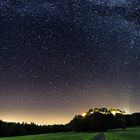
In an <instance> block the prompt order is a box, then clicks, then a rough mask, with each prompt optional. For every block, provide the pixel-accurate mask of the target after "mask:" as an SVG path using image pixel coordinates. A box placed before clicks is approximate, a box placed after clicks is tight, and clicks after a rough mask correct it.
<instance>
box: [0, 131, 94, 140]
mask: <svg viewBox="0 0 140 140" xmlns="http://www.w3.org/2000/svg"><path fill="white" fill-rule="evenodd" d="M95 136H96V134H95V133H74V132H70V133H52V134H43V135H31V136H22V137H9V138H0V140H93V139H94V137H95Z"/></svg>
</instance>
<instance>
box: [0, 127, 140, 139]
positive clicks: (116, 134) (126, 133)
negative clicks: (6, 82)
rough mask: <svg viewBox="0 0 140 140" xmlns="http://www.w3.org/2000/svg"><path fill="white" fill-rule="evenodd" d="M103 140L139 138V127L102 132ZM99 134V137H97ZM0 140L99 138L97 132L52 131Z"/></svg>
mask: <svg viewBox="0 0 140 140" xmlns="http://www.w3.org/2000/svg"><path fill="white" fill-rule="evenodd" d="M104 134H105V140H140V128H136V127H135V128H127V129H126V130H119V129H118V130H112V131H109V132H106V133H104ZM101 135H103V134H101ZM98 136H99V137H98ZM0 140H100V135H99V134H98V133H74V132H70V133H53V134H44V135H33V136H22V137H10V138H0Z"/></svg>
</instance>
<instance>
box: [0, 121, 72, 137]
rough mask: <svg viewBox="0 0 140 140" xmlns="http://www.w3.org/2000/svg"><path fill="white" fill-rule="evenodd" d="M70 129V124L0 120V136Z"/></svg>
mask: <svg viewBox="0 0 140 140" xmlns="http://www.w3.org/2000/svg"><path fill="white" fill-rule="evenodd" d="M67 131H70V127H69V124H65V125H63V124H60V125H57V124H56V125H37V124H35V123H30V124H28V123H12V122H4V121H2V120H1V121H0V137H9V136H22V135H34V134H45V133H56V132H67Z"/></svg>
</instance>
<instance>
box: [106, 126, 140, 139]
mask: <svg viewBox="0 0 140 140" xmlns="http://www.w3.org/2000/svg"><path fill="white" fill-rule="evenodd" d="M105 138H106V140H140V127H134V128H127V129H125V130H122V129H121V130H120V129H118V130H111V131H109V132H107V133H105Z"/></svg>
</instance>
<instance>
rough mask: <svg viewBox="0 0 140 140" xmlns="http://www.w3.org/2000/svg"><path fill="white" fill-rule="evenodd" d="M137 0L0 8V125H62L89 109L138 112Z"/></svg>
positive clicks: (18, 2)
mask: <svg viewBox="0 0 140 140" xmlns="http://www.w3.org/2000/svg"><path fill="white" fill-rule="evenodd" d="M139 7H140V2H139V0H65V1H62V0H0V119H2V120H5V121H15V122H18V121H19V122H22V121H26V122H35V123H37V124H55V123H67V122H69V121H70V120H71V119H72V118H73V117H74V115H76V114H80V113H81V112H83V111H87V110H88V109H89V108H95V107H108V108H112V107H114V108H120V109H122V110H125V111H126V112H127V113H132V112H138V111H140V109H139V106H140V102H139V100H140V93H139V92H140V86H139V84H140V18H139V17H140V14H139V13H140V8H139Z"/></svg>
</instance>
